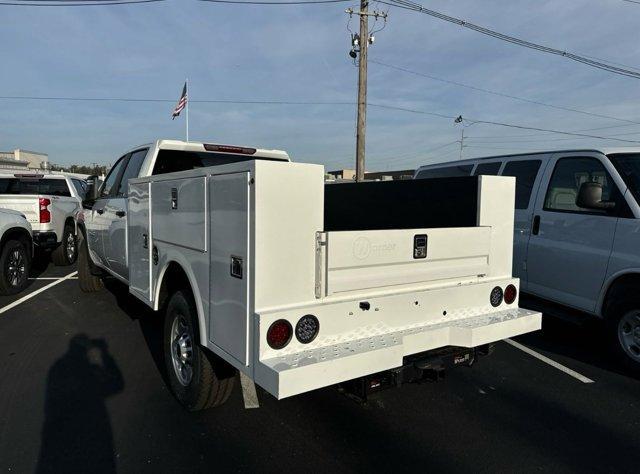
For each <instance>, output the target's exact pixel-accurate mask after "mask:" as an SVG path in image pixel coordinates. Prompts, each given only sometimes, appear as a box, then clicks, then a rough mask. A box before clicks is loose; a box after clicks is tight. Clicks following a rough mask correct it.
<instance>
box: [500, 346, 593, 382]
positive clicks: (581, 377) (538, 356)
mask: <svg viewBox="0 0 640 474" xmlns="http://www.w3.org/2000/svg"><path fill="white" fill-rule="evenodd" d="M504 342H506V343H507V344H511V345H512V346H513V347H515V348H517V349H520V350H521V351H523V352H526V353H527V354H529V355H530V356H533V357H535V358H536V359H538V360H541V361H542V362H544V363H545V364H549V365H550V366H551V367H555V368H556V369H558V370H561V371H562V372H564V373H565V374H567V375H570V376H571V377H573V378H574V379H578V380H579V381H580V382H582V383H594V381H593V380H591V379H590V378H588V377H585V376H584V375H582V374H579V373H578V372H576V371H575V370H572V369H570V368H569V367H565V366H564V365H562V364H560V363H558V362H556V361H555V360H551V359H549V358H548V357H546V356H543V355H542V354H539V353H537V352H536V351H534V350H532V349H529V348H528V347H527V346H523V345H522V344H520V343H519V342H516V341H513V340H511V339H505V340H504Z"/></svg>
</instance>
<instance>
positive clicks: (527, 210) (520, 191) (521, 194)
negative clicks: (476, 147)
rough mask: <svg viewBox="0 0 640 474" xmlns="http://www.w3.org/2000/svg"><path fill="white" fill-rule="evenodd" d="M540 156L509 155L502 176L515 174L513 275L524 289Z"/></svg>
mask: <svg viewBox="0 0 640 474" xmlns="http://www.w3.org/2000/svg"><path fill="white" fill-rule="evenodd" d="M543 171H544V166H542V160H540V159H534V158H533V157H531V156H529V157H518V158H513V159H509V161H507V163H506V164H505V166H504V169H503V170H502V173H501V174H502V176H513V177H515V178H516V206H515V213H514V222H513V232H514V235H513V276H514V277H517V278H520V288H521V289H522V291H526V289H527V262H526V259H527V246H528V245H529V237H530V235H531V219H532V216H533V208H534V206H535V202H536V193H537V191H538V188H539V187H540V181H541V180H542V172H543Z"/></svg>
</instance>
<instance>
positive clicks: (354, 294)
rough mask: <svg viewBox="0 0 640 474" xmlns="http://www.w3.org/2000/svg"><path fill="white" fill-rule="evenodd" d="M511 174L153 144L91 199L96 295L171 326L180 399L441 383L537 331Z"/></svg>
mask: <svg viewBox="0 0 640 474" xmlns="http://www.w3.org/2000/svg"><path fill="white" fill-rule="evenodd" d="M514 186H515V180H514V179H513V178H505V177H495V176H481V177H468V178H453V179H443V180H430V181H420V180H415V181H414V180H407V181H395V182H370V183H353V184H329V185H325V183H324V168H323V167H322V166H319V165H313V164H304V163H292V162H291V161H290V160H289V157H288V155H287V154H286V153H285V152H282V151H276V150H260V149H255V148H247V147H236V146H226V145H214V144H203V143H193V142H189V143H186V142H181V141H168V140H161V141H157V142H156V143H154V144H152V145H146V146H142V147H137V148H135V149H133V150H132V151H130V152H129V153H127V154H125V155H124V156H123V157H122V158H121V159H120V160H119V161H118V162H117V163H116V164H115V166H114V167H113V168H112V170H111V172H110V174H109V175H108V176H107V178H106V180H105V182H104V183H103V185H102V187H101V189H100V190H94V189H92V187H91V186H90V188H89V191H88V192H87V199H86V200H85V210H84V222H83V223H81V224H80V228H81V230H82V232H83V234H84V235H85V236H86V238H85V240H84V241H85V242H86V245H81V247H80V254H79V282H80V285H81V287H82V288H83V290H85V291H90V290H97V289H98V288H100V286H101V280H100V278H101V277H102V276H104V275H111V276H113V277H115V278H117V279H118V280H121V281H122V282H124V283H125V284H127V285H128V286H129V291H130V292H131V294H133V295H135V296H136V297H137V298H139V299H140V300H142V301H144V302H145V303H146V304H147V305H149V306H150V307H151V308H153V309H154V310H156V311H162V312H163V313H164V317H165V326H164V327H165V330H164V335H163V338H164V341H163V346H164V352H165V359H166V365H167V371H168V375H169V380H170V383H171V388H172V390H173V392H174V394H175V395H176V397H177V399H178V400H179V401H180V402H181V403H183V404H184V405H185V406H186V407H187V408H189V409H192V410H196V409H202V408H207V407H210V406H215V405H219V404H220V403H222V402H224V401H225V400H226V399H227V398H228V396H229V393H230V391H231V387H232V383H233V377H234V375H235V373H236V370H235V369H237V370H238V371H240V372H242V373H244V374H245V375H246V376H247V377H249V378H250V379H251V380H253V381H254V382H255V383H256V384H258V385H259V386H261V387H262V388H263V389H265V390H266V391H267V392H269V393H271V394H272V395H274V396H275V397H277V398H279V399H280V398H284V397H289V396H292V395H296V394H300V393H303V392H307V391H310V390H314V389H317V388H320V387H326V386H329V385H334V384H343V386H344V387H345V388H347V389H348V390H349V391H351V392H352V393H355V394H356V395H358V396H366V395H367V394H368V393H369V392H371V391H375V390H378V389H381V388H384V387H386V386H393V385H399V384H401V383H404V382H409V381H416V380H422V379H425V378H434V377H436V378H437V377H438V376H439V374H441V371H442V370H443V369H444V367H446V366H449V365H451V366H453V365H471V364H472V363H473V362H474V361H475V360H476V358H477V356H479V355H482V354H485V353H487V352H489V350H490V345H491V343H493V342H496V341H499V340H501V339H504V338H507V337H512V336H516V335H519V334H523V333H526V332H529V331H535V330H537V329H539V328H540V322H541V315H540V314H539V313H536V312H533V311H529V310H525V309H519V308H518V280H517V279H514V278H512V277H511V262H512V239H513V218H514V217H513V216H514V189H515V187H514Z"/></svg>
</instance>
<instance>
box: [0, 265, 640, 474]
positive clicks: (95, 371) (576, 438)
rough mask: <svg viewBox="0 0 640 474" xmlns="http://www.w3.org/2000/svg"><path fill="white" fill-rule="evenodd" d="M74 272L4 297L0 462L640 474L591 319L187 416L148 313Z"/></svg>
mask: <svg viewBox="0 0 640 474" xmlns="http://www.w3.org/2000/svg"><path fill="white" fill-rule="evenodd" d="M74 272H75V268H73V267H67V268H56V267H53V266H48V267H46V268H40V269H36V271H35V272H34V277H35V278H37V279H34V280H31V284H30V286H29V287H28V288H27V289H26V290H25V291H24V292H23V293H21V294H20V295H16V296H12V297H1V298H0V471H1V472H34V471H36V472H114V471H118V472H185V471H187V472H194V471H203V472H204V471H206V472H214V471H215V472H219V471H225V472H226V471H242V472H254V471H268V472H271V471H273V472H275V471H278V472H291V471H294V472H297V471H308V472H326V471H331V472H353V471H373V470H376V471H378V470H385V471H391V470H393V471H413V472H415V471H416V470H419V471H422V472H426V471H436V472H442V471H446V472H496V471H499V472H514V471H516V472H539V471H543V472H549V471H553V472H638V469H639V466H640V410H639V408H640V397H639V396H640V380H639V378H638V377H637V376H635V375H633V374H631V373H627V372H626V371H625V370H623V369H621V368H620V367H619V366H618V365H617V364H616V363H615V361H613V360H611V359H610V357H609V356H608V354H607V352H606V351H605V350H604V349H603V348H602V347H601V344H600V343H599V342H598V341H599V339H598V329H597V328H592V327H586V328H580V327H577V326H573V325H566V324H561V323H555V324H551V325H548V326H546V328H545V330H544V331H543V332H539V333H536V334H531V335H527V336H526V337H521V338H518V343H519V344H522V348H526V349H528V350H530V351H534V352H533V353H532V354H531V353H527V352H525V351H523V350H522V348H519V347H515V346H514V345H512V344H509V343H505V342H502V343H499V344H498V345H497V347H496V351H495V352H494V354H492V355H491V356H490V357H489V358H485V359H483V360H481V361H480V363H478V364H476V365H475V366H474V367H472V368H470V369H469V368H458V369H456V370H453V371H451V372H449V373H448V375H447V377H446V379H445V381H443V382H439V383H435V384H433V383H427V384H420V385H406V386H404V387H402V388H400V389H395V390H388V391H385V392H382V393H380V394H378V395H377V396H376V398H375V399H373V400H371V401H370V402H369V403H368V404H366V405H362V404H358V403H356V402H354V401H352V400H350V399H348V398H347V397H345V396H344V395H342V394H340V393H338V391H337V390H335V389H334V388H327V389H322V390H317V391H314V392H311V393H308V394H305V395H301V396H297V397H293V398H291V399H286V400H282V401H277V400H275V399H274V398H273V397H271V396H270V395H268V394H266V393H264V392H262V391H260V390H258V399H259V403H260V407H259V408H257V409H245V404H244V399H243V393H242V390H241V388H240V384H239V383H237V384H236V387H235V389H234V393H233V394H232V397H231V399H230V400H229V402H228V403H227V404H226V405H224V406H222V407H220V408H217V409H213V410H210V411H207V412H201V413H188V412H186V411H184V410H183V409H182V408H181V407H180V406H179V405H178V403H177V402H175V401H174V399H173V398H172V395H171V394H170V392H169V390H168V389H167V387H166V385H165V383H164V378H163V362H162V358H161V355H160V352H159V347H158V334H159V331H160V326H159V324H158V322H159V320H158V319H156V318H154V315H153V313H151V312H149V311H148V310H146V309H145V307H144V305H142V304H140V303H139V302H137V301H136V300H135V299H133V298H130V297H128V295H127V292H126V289H125V288H124V287H120V286H119V285H117V284H114V285H109V288H108V289H106V290H104V291H102V292H100V293H97V294H95V295H86V294H83V293H81V292H80V289H79V288H78V283H77V280H75V274H74ZM64 277H67V278H66V279H63V278H64ZM539 356H544V357H547V358H548V359H549V360H540V358H539ZM552 364H557V366H555V365H552ZM571 371H574V372H571Z"/></svg>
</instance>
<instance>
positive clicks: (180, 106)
mask: <svg viewBox="0 0 640 474" xmlns="http://www.w3.org/2000/svg"><path fill="white" fill-rule="evenodd" d="M186 106H187V83H186V82H185V83H184V87H183V88H182V95H181V96H180V100H179V101H178V104H177V105H176V108H175V109H173V115H172V116H171V120H175V118H176V117H177V116H178V115H180V112H182V109H184V108H185V107H186Z"/></svg>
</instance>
